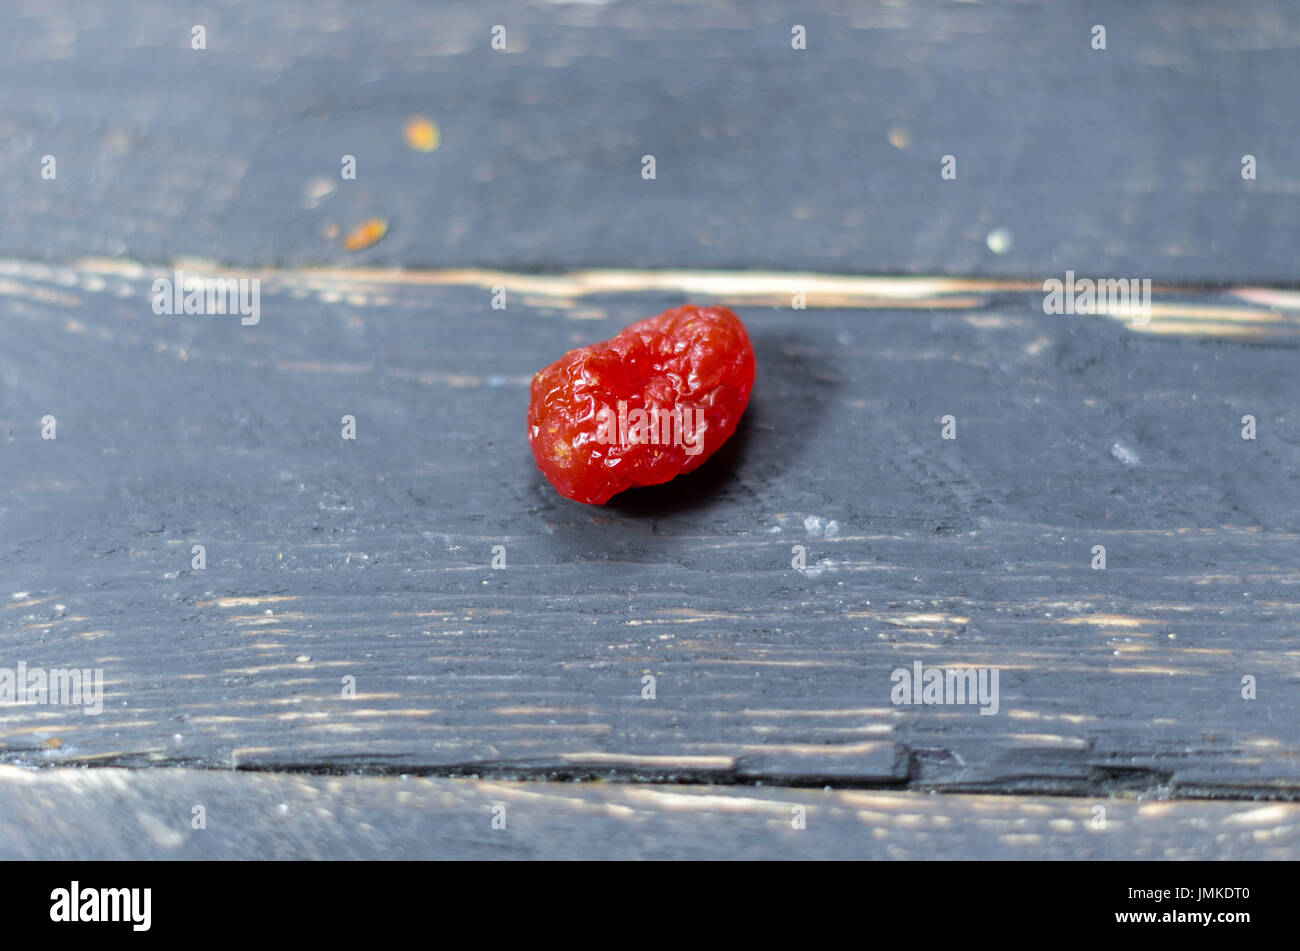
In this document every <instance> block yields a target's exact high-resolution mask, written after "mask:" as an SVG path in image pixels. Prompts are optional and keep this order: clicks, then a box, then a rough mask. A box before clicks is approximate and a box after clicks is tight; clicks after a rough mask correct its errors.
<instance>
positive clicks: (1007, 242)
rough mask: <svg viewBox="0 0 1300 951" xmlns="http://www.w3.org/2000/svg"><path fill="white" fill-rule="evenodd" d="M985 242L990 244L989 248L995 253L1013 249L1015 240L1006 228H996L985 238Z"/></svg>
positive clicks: (1003, 252) (1004, 252)
mask: <svg viewBox="0 0 1300 951" xmlns="http://www.w3.org/2000/svg"><path fill="white" fill-rule="evenodd" d="M984 243H985V244H987V245H988V246H989V250H990V251H992V252H993V253H994V254H1006V253H1007V252H1008V251H1010V250H1011V246H1012V244H1013V243H1014V242H1013V241H1012V239H1011V232H1010V231H1008V230H1007V229H1006V228H995V229H994V230H992V231H990V232H989V236H988V237H987V238H985V239H984Z"/></svg>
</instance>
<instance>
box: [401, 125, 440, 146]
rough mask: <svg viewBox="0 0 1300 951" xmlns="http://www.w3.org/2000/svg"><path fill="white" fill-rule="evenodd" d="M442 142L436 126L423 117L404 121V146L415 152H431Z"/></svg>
mask: <svg viewBox="0 0 1300 951" xmlns="http://www.w3.org/2000/svg"><path fill="white" fill-rule="evenodd" d="M441 141H442V134H441V133H440V132H439V131H438V125H437V123H435V122H434V121H433V120H432V119H428V118H425V117H424V116H413V117H412V118H410V119H408V120H407V121H406V144H407V145H409V146H410V147H411V148H413V149H415V151H417V152H432V151H433V150H434V149H436V148H437V147H438V143H439V142H441Z"/></svg>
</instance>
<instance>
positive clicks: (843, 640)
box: [0, 262, 1300, 799]
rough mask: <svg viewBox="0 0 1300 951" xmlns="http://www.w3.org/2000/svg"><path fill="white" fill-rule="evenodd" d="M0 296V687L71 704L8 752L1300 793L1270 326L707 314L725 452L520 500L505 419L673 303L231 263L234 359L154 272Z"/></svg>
mask: <svg viewBox="0 0 1300 951" xmlns="http://www.w3.org/2000/svg"><path fill="white" fill-rule="evenodd" d="M0 271H2V272H3V273H2V276H3V282H2V283H0V291H2V293H0V321H2V322H3V326H4V327H5V328H6V331H5V338H4V345H3V347H0V484H3V485H5V486H6V487H7V489H6V492H5V494H4V495H3V497H2V498H0V596H2V597H3V601H2V602H0V604H2V605H3V607H0V620H2V621H3V629H2V630H3V636H2V639H0V666H3V667H8V668H14V667H16V665H17V664H18V663H19V662H23V663H26V664H27V665H29V667H33V668H36V667H44V668H54V667H71V666H75V667H80V668H96V667H101V668H103V670H104V671H105V677H106V681H107V689H108V696H107V701H106V705H105V709H104V711H103V713H102V714H101V715H99V716H87V715H83V713H82V712H81V711H80V710H78V709H75V708H68V707H54V706H7V707H0V744H3V753H2V754H0V758H3V760H5V761H7V762H10V763H19V764H43V765H58V764H65V765H70V764H87V763H90V764H98V765H112V764H123V765H147V764H167V765H198V766H205V767H218V768H228V767H240V768H244V769H260V770H283V769H296V768H306V769H311V770H322V771H339V772H347V771H362V770H375V771H384V772H402V773H422V772H427V773H451V774H454V773H473V774H479V775H491V776H494V777H501V778H511V777H516V778H517V777H533V778H539V777H555V776H560V777H601V776H615V777H618V778H622V779H631V780H635V779H646V780H655V781H660V780H677V781H682V780H698V781H708V782H719V783H728V782H747V783H753V782H759V781H762V782H775V783H781V784H787V785H819V786H820V785H826V784H832V785H854V786H885V787H901V788H913V789H942V790H949V791H999V792H1020V793H1054V794H1075V795H1083V796H1105V795H1111V794H1115V795H1120V794H1123V795H1132V794H1141V795H1144V796H1148V797H1155V798H1162V797H1170V796H1174V797H1177V796H1242V797H1260V798H1270V797H1271V798H1284V799H1286V798H1294V797H1295V796H1296V795H1297V792H1298V791H1300V718H1298V717H1297V713H1298V712H1300V711H1298V704H1297V697H1298V696H1300V694H1297V691H1296V686H1297V661H1298V659H1300V653H1298V652H1297V644H1296V630H1297V619H1298V615H1300V601H1298V600H1297V598H1296V591H1297V587H1296V586H1297V584H1298V583H1300V574H1297V567H1296V566H1297V564H1300V532H1298V527H1297V515H1296V511H1297V507H1296V501H1297V478H1298V477H1297V472H1300V437H1298V436H1297V431H1296V421H1295V418H1294V412H1295V406H1296V405H1297V398H1298V397H1300V380H1298V379H1297V377H1296V374H1295V373H1294V369H1293V368H1294V366H1295V349H1294V343H1293V342H1292V341H1291V338H1290V337H1289V336H1288V335H1286V334H1281V335H1279V334H1277V333H1276V329H1277V328H1278V327H1282V328H1289V327H1291V326H1292V311H1290V310H1288V309H1287V301H1286V300H1285V299H1279V298H1276V297H1273V298H1269V300H1268V302H1267V303H1263V302H1260V301H1259V300H1257V299H1252V297H1251V294H1252V293H1253V292H1245V293H1244V294H1237V295H1234V296H1232V297H1231V298H1230V299H1229V298H1228V297H1227V295H1211V297H1209V298H1208V299H1206V300H1201V301H1191V302H1189V301H1187V300H1173V299H1172V298H1161V297H1157V304H1159V305H1161V306H1164V307H1166V308H1168V309H1169V312H1175V311H1177V310H1178V309H1179V308H1183V309H1184V310H1186V309H1188V308H1191V309H1193V310H1196V309H1201V310H1204V309H1207V308H1208V309H1216V308H1217V311H1216V312H1220V313H1221V312H1224V311H1233V312H1241V313H1240V314H1239V317H1241V319H1240V320H1237V321H1236V322H1235V324H1234V323H1233V322H1232V321H1227V322H1226V323H1227V324H1231V325H1233V326H1238V327H1240V326H1249V327H1253V328H1255V329H1254V330H1252V331H1251V332H1250V333H1248V334H1247V335H1245V336H1244V338H1243V337H1242V336H1240V335H1238V336H1234V337H1231V338H1218V337H1216V336H1214V334H1213V333H1212V332H1211V333H1210V334H1208V335H1202V336H1195V337H1190V336H1186V335H1184V334H1181V333H1166V334H1157V333H1145V332H1138V329H1137V328H1133V327H1130V326H1129V325H1128V324H1126V323H1125V322H1122V321H1118V320H1113V319H1109V318H1105V317H1091V318H1067V317H1054V316H1048V315H1045V314H1044V313H1043V308H1042V295H1041V293H1038V294H1037V295H1035V294H1032V293H1026V292H1024V291H1023V289H1021V290H1016V289H1015V288H1011V289H1008V290H1005V291H1004V292H998V291H997V290H996V288H994V287H990V286H982V287H972V286H961V285H960V284H959V285H957V286H949V285H926V284H925V283H924V282H905V281H904V282H897V281H895V282H890V281H888V280H878V279H871V280H870V281H868V282H866V283H864V284H862V285H859V286H857V290H853V288H852V287H848V286H845V285H837V286H836V290H835V293H836V294H838V295H840V296H839V297H835V298H833V301H834V302H835V305H836V306H833V307H820V306H819V302H818V299H817V296H816V294H812V295H811V296H810V299H809V303H810V309H809V310H806V311H793V310H790V309H789V305H788V298H787V302H786V304H785V305H784V306H781V307H777V306H773V305H772V304H770V303H769V304H768V305H767V306H759V305H758V304H756V303H748V304H745V305H743V306H742V305H737V306H738V310H739V312H740V314H741V316H742V317H743V318H744V320H745V321H746V323H747V325H748V326H749V328H750V330H751V334H752V336H753V339H754V342H755V347H756V351H757V355H758V363H759V371H758V372H759V376H758V383H757V386H756V389H755V395H754V398H753V402H752V404H751V409H750V412H749V414H748V415H747V421H746V423H745V425H744V427H743V428H742V430H741V431H740V432H739V433H738V435H737V437H736V438H735V439H734V440H733V441H732V442H731V443H730V444H729V445H728V447H727V448H726V449H725V450H724V451H723V452H722V453H720V454H719V457H718V458H716V459H714V460H712V461H710V463H709V464H708V465H706V466H705V467H703V468H702V469H701V470H700V471H699V472H698V473H695V474H693V475H692V476H691V477H689V478H686V479H682V480H678V481H677V482H674V483H672V484H671V485H669V486H667V487H662V488H659V489H655V490H641V491H638V492H636V493H632V494H628V495H626V496H624V497H620V498H619V499H617V500H616V501H615V502H614V503H613V504H611V505H609V506H607V507H604V508H592V507H586V506H582V505H578V504H576V503H569V502H567V501H565V500H564V499H561V498H560V497H559V496H558V495H556V494H555V492H554V491H553V490H552V489H551V488H550V487H549V486H548V485H547V484H546V482H545V481H544V479H543V478H542V477H541V475H540V473H538V472H537V471H536V469H535V466H534V464H533V461H532V457H531V454H530V452H529V449H528V445H527V441H526V438H525V433H524V421H523V420H524V409H525V405H526V401H527V384H528V382H529V380H530V378H531V376H532V374H533V372H534V371H535V370H537V369H538V368H540V367H541V366H542V365H543V364H545V363H547V362H549V361H551V360H553V359H555V358H556V357H558V356H559V355H560V354H561V353H562V352H563V351H565V350H566V349H569V348H571V347H573V346H575V345H578V344H582V343H587V342H591V341H594V340H598V339H603V338H606V337H608V336H611V335H612V334H613V333H615V332H617V331H618V330H619V329H621V328H622V327H623V326H625V325H626V324H627V323H630V322H631V321H633V320H634V319H638V318H641V317H644V316H647V315H649V314H653V313H657V312H659V311H661V310H663V309H664V308H666V307H668V306H670V305H675V304H678V303H680V302H682V300H683V296H684V295H683V294H682V293H680V292H675V291H672V290H668V289H664V287H663V285H662V280H665V279H662V278H660V279H655V280H659V281H660V282H661V283H659V284H655V285H654V287H652V289H650V290H642V291H638V290H636V289H635V288H632V287H627V288H625V289H624V290H622V291H612V290H606V289H601V288H600V287H599V286H598V287H597V288H596V289H595V290H592V289H591V288H589V287H584V286H583V282H584V281H588V282H595V284H596V285H600V284H601V281H602V280H606V279H602V278H599V277H590V276H589V277H586V278H583V277H581V276H576V277H575V276H568V277H565V276H557V277H556V278H555V281H556V283H555V284H554V285H551V286H550V287H549V288H548V287H546V286H540V285H538V283H537V280H538V279H537V278H535V277H530V276H520V277H519V278H518V287H517V288H515V289H514V290H510V288H511V285H512V280H511V279H510V278H509V277H506V278H503V279H502V282H503V283H504V285H505V286H506V287H507V289H508V291H509V292H510V296H509V305H508V308H507V309H506V310H493V309H492V308H491V306H490V294H489V291H488V289H487V287H485V286H483V284H484V282H483V281H481V280H477V279H469V278H466V277H465V276H464V275H462V276H461V277H459V278H450V277H448V276H447V275H437V274H418V273H416V274H403V275H391V276H389V277H388V278H385V277H384V276H383V275H380V274H360V275H353V276H350V277H349V276H347V275H340V274H335V273H331V272H307V271H301V272H300V271H283V272H267V273H265V274H264V280H263V284H262V296H261V322H260V323H259V324H257V325H256V326H248V327H244V326H240V324H239V323H238V320H237V319H233V318H225V317H189V318H185V317H181V318H173V317H160V316H155V315H154V314H153V312H152V310H151V308H150V283H151V281H152V280H153V279H154V278H155V277H163V276H167V275H168V274H169V272H168V271H165V270H161V269H150V268H145V267H138V266H126V265H122V264H120V263H115V264H94V263H86V264H83V265H81V266H79V267H76V268H43V267H35V266H32V265H30V264H23V263H19V262H8V263H6V264H4V266H3V268H0ZM223 276H231V275H230V274H224V275H223ZM714 278H715V279H717V280H721V279H718V278H717V276H716V275H715V276H714ZM697 279H698V278H692V277H690V276H682V275H679V276H678V277H677V278H675V279H674V280H676V281H677V283H678V284H681V283H682V282H685V283H686V284H688V285H689V284H690V283H691V281H693V280H697ZM609 280H613V278H609ZM797 280H798V278H797V277H791V281H792V282H793V281H797ZM827 280H830V279H829V278H828V279H827ZM734 281H735V283H734V290H735V295H736V297H738V298H740V299H742V300H750V301H753V300H755V297H754V295H755V294H759V293H760V289H756V288H755V286H754V283H753V281H754V277H753V275H736V276H734ZM566 282H567V284H566ZM710 286H711V287H712V288H713V291H714V293H713V294H694V295H693V297H694V298H695V299H696V300H697V301H698V302H700V303H704V302H707V301H710V300H715V299H716V300H720V301H722V302H724V303H733V304H734V303H735V300H732V299H731V298H730V297H729V296H728V294H727V293H726V291H727V286H726V284H725V281H724V282H722V283H716V282H715V283H714V284H712V285H710ZM821 286H829V285H821ZM853 293H859V294H861V295H863V297H862V302H860V303H858V304H856V305H852V306H846V305H847V304H848V303H850V302H847V301H845V299H844V295H849V296H852V294H853ZM1267 293H1272V292H1267ZM746 295H748V297H747V296H746ZM1257 296H1258V295H1256V297H1257ZM918 300H920V301H923V302H925V303H924V306H908V304H909V301H910V302H911V303H915V302H916V301H918ZM823 303H825V302H823ZM1251 314H1254V315H1258V316H1259V317H1260V319H1259V320H1255V319H1254V318H1253V317H1251V316H1250V315H1251ZM1264 315H1272V316H1273V317H1275V318H1276V319H1274V320H1267V319H1263V317H1264ZM1215 323H1225V321H1212V322H1211V324H1212V325H1213V324H1215ZM1157 324H1158V320H1153V323H1152V326H1154V325H1157ZM1270 328H1271V329H1270ZM1145 329H1149V328H1145ZM47 414H51V415H54V416H56V418H57V420H58V430H57V439H55V440H43V439H42V438H41V418H42V417H43V416H45V415H47ZM345 414H350V415H354V416H355V418H356V420H357V434H358V435H357V439H356V440H355V441H345V440H343V439H341V438H340V419H341V417H342V416H343V415H345ZM946 414H953V415H955V416H956V419H957V426H958V438H957V439H956V440H948V441H945V440H943V439H941V438H940V419H941V418H942V417H943V416H944V415H946ZM1243 414H1251V415H1253V416H1255V417H1256V419H1257V420H1258V430H1259V438H1258V439H1257V440H1255V441H1246V440H1243V439H1242V438H1241V435H1240V430H1241V418H1242V416H1243ZM195 544H202V545H204V546H206V552H207V567H206V569H204V570H201V571H196V570H193V569H192V568H191V546H192V545H195ZM1098 544H1100V545H1104V546H1106V549H1107V558H1108V566H1107V568H1106V570H1104V571H1097V570H1093V569H1092V568H1091V566H1090V562H1091V557H1092V555H1091V552H1092V548H1093V546H1094V545H1098ZM494 545H504V546H505V549H506V552H507V567H506V568H505V569H504V570H493V569H492V568H491V567H490V562H491V557H492V547H493V546H494ZM795 545H802V546H805V548H806V552H807V566H806V568H805V569H804V570H796V569H794V568H792V566H791V561H792V549H793V546H795ZM918 660H919V661H922V662H923V663H925V664H926V665H956V666H979V667H991V668H997V669H998V670H999V671H1000V678H1001V680H1000V688H1001V697H1000V700H1001V702H1000V708H999V711H998V713H997V714H996V715H992V716H984V715H980V714H979V712H978V711H977V709H976V708H974V707H969V706H967V707H954V706H948V707H941V706H897V705H894V704H893V703H891V694H890V692H891V687H892V686H893V685H892V682H891V672H892V671H893V670H895V669H897V668H910V667H911V665H912V664H913V663H914V662H915V661H918ZM647 674H649V675H653V676H654V677H655V678H656V685H657V697H656V699H655V700H653V701H650V700H645V699H642V697H641V689H642V678H643V676H645V675H647ZM346 676H353V677H355V678H356V685H357V696H356V698H355V699H344V698H343V696H342V695H341V680H342V678H344V677H346ZM1246 676H1250V677H1254V678H1255V679H1256V681H1257V685H1258V686H1257V689H1258V699H1255V700H1245V699H1243V698H1242V678H1243V677H1246Z"/></svg>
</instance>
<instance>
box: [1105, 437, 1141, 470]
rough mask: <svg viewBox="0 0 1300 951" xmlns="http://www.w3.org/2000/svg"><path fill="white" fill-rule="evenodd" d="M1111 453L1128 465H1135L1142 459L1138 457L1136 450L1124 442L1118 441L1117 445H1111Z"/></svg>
mask: <svg viewBox="0 0 1300 951" xmlns="http://www.w3.org/2000/svg"><path fill="white" fill-rule="evenodd" d="M1110 454H1111V455H1112V456H1114V457H1115V458H1116V459H1118V460H1119V461H1120V462H1122V463H1124V465H1126V466H1135V465H1137V464H1138V463H1139V462H1141V461H1142V460H1141V459H1140V458H1138V454H1137V453H1136V452H1134V451H1133V450H1132V449H1130V448H1129V447H1128V446H1126V445H1124V444H1123V443H1122V442H1117V443H1115V445H1113V446H1111V447H1110Z"/></svg>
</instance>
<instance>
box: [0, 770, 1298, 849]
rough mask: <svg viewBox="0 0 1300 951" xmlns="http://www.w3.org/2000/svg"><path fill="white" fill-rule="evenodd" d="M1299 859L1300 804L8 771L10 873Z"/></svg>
mask: <svg viewBox="0 0 1300 951" xmlns="http://www.w3.org/2000/svg"><path fill="white" fill-rule="evenodd" d="M196 806H202V807H204V808H203V813H202V815H203V822H204V825H205V827H204V828H201V829H196V828H194V824H195V816H196V815H198V813H196V812H195V811H194V810H195V807H196ZM1099 810H1102V811H1099ZM494 818H496V819H497V824H498V825H501V824H502V823H504V828H494V827H493V820H494ZM796 822H798V823H801V824H802V826H803V827H802V828H795V824H796ZM1298 846H1300V805H1297V804H1294V803H1267V804H1263V805H1260V804H1255V803H1242V802H1204V801H1188V802H1133V801H1110V800H1086V799H1071V798H1067V797H1060V796H1048V797H1037V796H970V795H955V796H917V795H914V794H911V793H891V792H876V791H864V790H828V791H823V790H814V789H775V788H770V787H766V786H764V787H746V788H739V787H719V786H662V785H641V784H636V783H628V784H623V783H617V784H608V783H545V782H527V783H514V782H497V781H478V782H475V781H470V780H463V779H428V778H416V777H408V778H384V779H380V778H357V777H339V776H335V777H326V776H281V775H275V776H273V775H264V774H257V775H254V774H248V773H223V772H212V771H207V770H189V769H169V770H120V769H100V770H69V769H55V770H46V771H44V772H40V773H35V774H33V773H30V772H27V771H20V770H15V769H10V768H7V767H0V859H15V858H30V857H32V856H34V855H40V856H42V857H46V858H51V859H56V860H57V859H81V858H87V859H99V860H114V859H151V858H162V859H223V860H224V859H277V860H290V859H293V860H297V859H368V860H373V859H435V860H439V859H465V858H472V859H552V860H553V859H587V860H591V859H656V860H657V859H692V860H700V859H707V860H715V859H723V860H736V859H748V860H754V859H761V860H773V859H790V860H812V859H818V860H857V859H897V860H922V861H925V860H934V859H943V860H951V859H971V858H998V859H1008V858H1024V859H1035V860H1057V859H1088V860H1102V861H1110V860H1141V861H1151V860H1170V859H1285V858H1291V857H1294V855H1295V852H1296V849H1297V847H1298Z"/></svg>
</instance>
